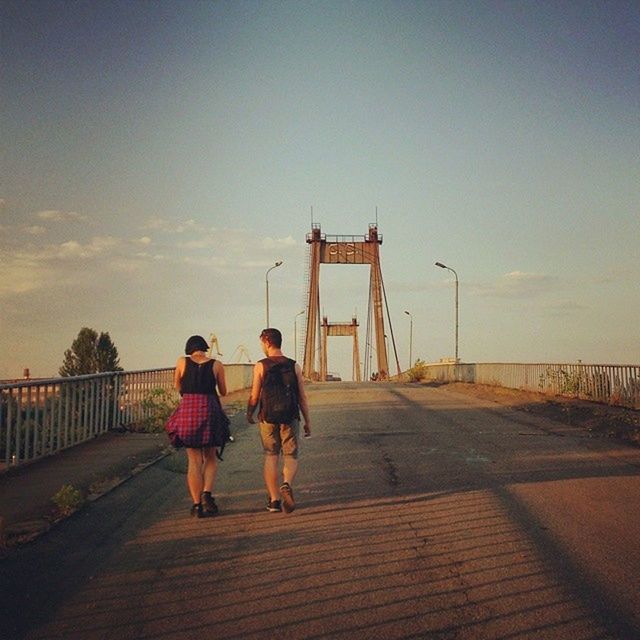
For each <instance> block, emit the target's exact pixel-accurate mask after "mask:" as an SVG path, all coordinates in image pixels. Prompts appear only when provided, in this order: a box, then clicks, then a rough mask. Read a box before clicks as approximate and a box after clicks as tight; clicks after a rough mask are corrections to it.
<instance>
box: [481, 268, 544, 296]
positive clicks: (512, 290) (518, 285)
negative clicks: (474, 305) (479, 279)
mask: <svg viewBox="0 0 640 640" xmlns="http://www.w3.org/2000/svg"><path fill="white" fill-rule="evenodd" d="M554 284H555V279H554V278H553V277H551V276H548V275H543V274H539V273H526V272H523V271H512V272H511V273H506V274H504V275H503V276H501V277H500V278H498V279H497V280H496V281H495V282H494V283H493V284H488V285H483V284H476V285H471V286H470V290H471V292H472V293H475V294H477V295H480V296H488V297H494V298H534V297H537V296H540V295H544V294H546V293H549V291H551V290H552V289H553V287H554Z"/></svg>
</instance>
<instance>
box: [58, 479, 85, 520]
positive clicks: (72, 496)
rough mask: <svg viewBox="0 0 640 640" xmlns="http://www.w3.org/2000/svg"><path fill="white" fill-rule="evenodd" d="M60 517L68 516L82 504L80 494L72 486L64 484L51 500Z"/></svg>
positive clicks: (82, 500)
mask: <svg viewBox="0 0 640 640" xmlns="http://www.w3.org/2000/svg"><path fill="white" fill-rule="evenodd" d="M51 501H52V502H53V503H54V504H55V505H56V507H57V508H58V512H59V513H60V515H63V516H68V515H69V514H71V513H73V512H74V511H75V510H76V509H78V508H79V507H81V506H82V505H83V504H84V498H83V497H82V493H81V492H80V491H79V490H78V489H76V488H75V487H74V486H73V485H70V484H65V485H63V486H62V487H61V489H60V490H59V491H58V492H57V493H56V494H55V495H54V496H53V497H52V498H51Z"/></svg>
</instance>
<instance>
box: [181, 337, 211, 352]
mask: <svg viewBox="0 0 640 640" xmlns="http://www.w3.org/2000/svg"><path fill="white" fill-rule="evenodd" d="M208 350H209V345H208V344H207V341H206V340H205V339H204V338H203V337H202V336H191V337H190V338H189V339H188V340H187V344H186V345H185V347H184V352H185V353H186V354H187V355H188V356H190V355H191V354H192V353H193V352H194V351H208Z"/></svg>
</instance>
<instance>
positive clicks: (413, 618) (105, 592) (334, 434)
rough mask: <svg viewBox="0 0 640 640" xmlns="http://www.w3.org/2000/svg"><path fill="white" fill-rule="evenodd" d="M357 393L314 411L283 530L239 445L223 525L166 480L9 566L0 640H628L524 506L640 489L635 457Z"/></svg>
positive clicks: (84, 519) (248, 445) (587, 579)
mask: <svg viewBox="0 0 640 640" xmlns="http://www.w3.org/2000/svg"><path fill="white" fill-rule="evenodd" d="M371 393H374V394H376V395H374V397H373V400H372V399H371V398H369V397H366V398H364V399H363V401H360V400H359V396H360V392H359V390H358V389H349V394H351V396H352V397H351V398H349V401H348V402H342V403H341V404H340V407H339V409H336V407H335V406H332V403H331V401H330V400H331V396H330V395H327V394H326V393H325V392H324V390H323V391H322V393H321V394H317V397H316V403H315V404H313V406H312V408H313V412H314V423H315V432H314V437H313V440H312V442H310V443H309V444H308V445H307V448H306V450H305V451H304V456H303V458H302V461H303V465H302V468H301V472H300V477H299V484H298V486H299V489H297V491H296V496H297V498H298V502H299V505H300V506H299V509H298V510H297V511H295V512H294V513H293V514H291V515H290V516H285V515H283V514H269V513H267V512H265V511H261V510H259V509H260V508H261V505H262V501H263V490H262V487H261V480H260V476H259V465H260V454H259V451H258V447H257V442H256V438H255V434H254V433H253V432H252V431H251V430H249V429H248V428H244V427H241V426H240V425H238V426H237V429H236V439H237V441H236V444H235V445H233V446H231V447H229V449H228V452H227V455H226V456H225V458H226V460H225V463H224V464H223V466H222V468H221V473H220V479H219V485H220V487H221V489H222V491H221V492H220V493H219V503H220V505H221V507H222V512H223V515H221V516H220V517H218V518H214V519H207V520H200V521H199V520H192V519H189V518H188V517H186V507H187V505H188V501H187V500H186V497H185V496H184V494H185V489H184V476H183V475H181V474H180V473H175V469H172V468H171V462H170V461H166V462H164V463H162V464H158V465H155V466H154V467H152V468H150V469H148V470H147V471H145V472H144V473H143V474H141V475H140V476H139V477H138V478H136V479H134V480H132V481H130V482H129V483H127V484H125V485H123V486H121V487H120V488H119V489H118V490H116V491H114V492H113V493H112V494H110V495H108V496H106V497H105V498H103V499H102V500H101V501H99V502H98V503H95V504H94V505H92V506H91V507H90V508H89V509H88V510H86V511H84V512H81V513H79V514H78V515H77V516H76V517H75V518H73V519H72V520H70V521H69V522H67V523H64V524H63V525H62V526H61V527H59V528H58V529H57V530H55V531H52V532H51V533H50V534H49V535H47V536H46V537H45V538H43V539H42V540H40V541H38V542H37V543H36V544H34V545H31V546H30V547H25V548H24V549H22V550H20V552H19V553H18V554H16V555H15V556H13V557H12V558H9V559H8V560H6V561H5V562H4V563H3V565H2V570H3V579H2V580H3V587H4V589H5V593H3V594H2V595H3V597H2V600H3V602H4V603H6V604H8V605H9V611H8V615H9V617H8V618H5V621H9V624H8V626H7V629H6V631H7V633H6V635H5V636H3V637H7V638H13V637H15V638H19V637H28V638H88V639H93V638H113V637H119V638H141V639H143V638H144V639H147V638H148V639H152V638H158V639H160V638H192V637H196V636H197V637H201V636H202V634H203V633H207V634H212V635H215V637H216V638H218V639H240V638H242V639H243V640H244V639H250V638H272V637H274V635H283V636H286V637H288V638H307V639H315V638H318V639H319V638H350V639H351V638H372V637H378V638H456V639H484V638H491V639H495V640H507V639H511V638H536V639H538V638H563V639H564V638H567V637H571V638H573V639H574V640H578V639H604V638H611V639H616V640H620V639H625V638H635V637H638V631H639V627H638V619H637V617H636V616H637V614H638V611H637V610H633V607H632V606H631V607H629V606H628V602H620V601H617V600H616V599H615V598H614V597H613V596H612V594H611V592H610V591H609V590H608V589H607V588H606V586H605V585H604V584H603V583H602V582H600V581H599V577H598V575H594V574H593V573H591V572H589V571H588V570H587V569H585V566H584V565H583V564H582V563H581V562H580V561H579V558H578V557H577V556H576V555H575V553H574V550H573V549H571V548H567V546H566V545H565V543H564V541H563V540H562V539H561V538H559V537H558V536H557V535H556V534H555V532H554V530H553V528H552V527H549V526H547V525H548V524H549V523H547V522H546V521H545V520H544V519H542V518H541V516H540V513H539V512H538V511H536V510H534V509H532V508H531V505H530V503H529V502H528V501H527V500H525V499H523V498H522V495H521V494H520V493H519V491H518V487H519V486H523V487H526V486H527V485H532V486H533V485H535V487H536V488H537V487H538V486H542V485H545V486H546V485H547V484H554V485H557V484H560V485H562V484H563V483H565V482H574V481H580V482H582V481H586V480H588V479H596V480H597V479H611V478H613V479H622V480H625V479H630V480H633V481H634V482H635V481H637V479H638V468H637V467H636V466H634V461H637V456H636V457H635V458H634V457H633V456H630V457H629V460H627V458H626V457H625V455H624V451H623V452H622V454H619V455H617V456H615V457H607V456H606V455H605V456H604V457H603V456H602V455H601V454H600V452H598V451H594V450H591V449H589V448H586V449H585V447H584V445H583V443H577V444H576V442H574V441H572V440H571V439H570V438H562V439H560V438H554V437H553V436H549V435H545V436H539V433H537V432H536V434H534V430H535V424H533V423H532V425H529V426H528V427H527V429H528V430H525V431H524V434H525V435H519V434H520V433H523V432H522V425H514V424H513V423H511V422H510V421H509V420H508V417H505V415H504V412H503V411H502V412H495V413H492V412H491V410H490V409H488V408H486V407H485V408H483V409H482V412H481V414H480V415H479V414H478V411H477V408H476V409H474V408H473V407H471V406H461V405H460V404H458V403H457V402H456V400H455V398H453V396H451V395H447V394H443V392H442V391H440V390H437V389H431V390H426V394H427V395H424V394H425V392H424V391H414V390H411V391H405V390H404V388H402V387H390V388H387V389H386V390H385V392H384V393H385V396H384V400H385V402H384V403H381V402H380V397H379V396H378V394H379V392H378V391H377V390H374V391H372V392H371ZM433 394H436V395H433ZM372 406H376V410H375V411H373V412H372ZM558 442H562V445H561V446H560V445H558V444H557V443H558ZM523 443H524V449H523V448H522V447H523Z"/></svg>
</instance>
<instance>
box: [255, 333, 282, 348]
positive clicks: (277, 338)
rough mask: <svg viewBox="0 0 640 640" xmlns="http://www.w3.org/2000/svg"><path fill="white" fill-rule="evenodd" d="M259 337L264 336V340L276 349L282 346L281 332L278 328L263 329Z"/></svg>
mask: <svg viewBox="0 0 640 640" xmlns="http://www.w3.org/2000/svg"><path fill="white" fill-rule="evenodd" d="M260 338H265V339H266V341H267V342H268V343H269V344H270V345H271V346H272V347H275V348H276V349H280V347H282V334H281V333H280V331H279V330H278V329H273V328H271V329H263V330H262V333H261V334H260Z"/></svg>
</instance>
